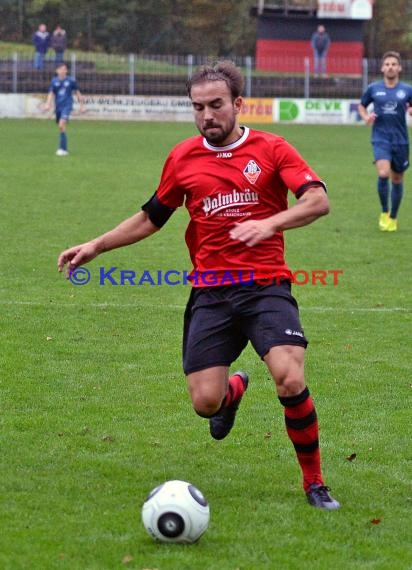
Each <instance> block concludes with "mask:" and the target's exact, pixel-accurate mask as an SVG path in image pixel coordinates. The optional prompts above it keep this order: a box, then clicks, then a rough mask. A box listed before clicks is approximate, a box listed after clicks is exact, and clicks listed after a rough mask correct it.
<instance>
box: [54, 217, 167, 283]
mask: <svg viewBox="0 0 412 570" xmlns="http://www.w3.org/2000/svg"><path fill="white" fill-rule="evenodd" d="M159 229H160V228H159V227H158V226H156V225H155V224H154V223H153V222H151V220H150V218H149V215H148V214H147V213H146V212H145V211H143V210H142V211H140V212H138V213H137V214H135V215H134V216H132V217H131V218H128V219H127V220H124V221H123V222H121V223H120V224H119V225H118V226H117V227H115V228H114V229H113V230H111V231H109V232H107V233H105V234H103V235H101V236H99V237H97V238H95V239H93V240H91V241H89V242H86V243H83V244H80V245H75V246H73V247H71V248H69V249H66V250H65V251H63V252H62V253H61V254H60V256H59V259H58V261H57V267H58V270H59V271H63V269H64V267H65V266H66V265H67V273H68V274H69V273H70V271H72V270H73V269H74V268H75V267H78V266H79V265H83V264H85V263H88V262H89V261H91V260H92V259H94V258H95V257H97V256H98V255H100V254H101V253H104V252H105V251H111V250H112V249H117V248H119V247H124V246H126V245H131V244H133V243H136V242H138V241H141V240H142V239H145V238H146V237H149V236H151V235H152V234H154V233H155V232H157V231H158V230H159Z"/></svg>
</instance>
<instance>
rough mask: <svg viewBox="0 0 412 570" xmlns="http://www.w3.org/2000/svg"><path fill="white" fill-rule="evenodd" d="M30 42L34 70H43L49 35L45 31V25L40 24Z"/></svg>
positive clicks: (48, 45)
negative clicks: (33, 51)
mask: <svg viewBox="0 0 412 570" xmlns="http://www.w3.org/2000/svg"><path fill="white" fill-rule="evenodd" d="M32 41H33V45H34V49H35V53H34V68H35V69H43V67H44V58H45V56H46V53H47V51H48V49H49V47H50V34H49V32H48V31H47V26H46V24H40V26H39V28H38V30H37V32H35V33H34V34H33V36H32Z"/></svg>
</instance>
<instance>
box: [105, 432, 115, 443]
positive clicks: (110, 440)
mask: <svg viewBox="0 0 412 570" xmlns="http://www.w3.org/2000/svg"><path fill="white" fill-rule="evenodd" d="M102 441H108V442H109V443H112V442H113V441H114V437H113V436H112V435H109V434H107V435H104V436H103V437H102Z"/></svg>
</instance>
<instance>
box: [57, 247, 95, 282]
mask: <svg viewBox="0 0 412 570" xmlns="http://www.w3.org/2000/svg"><path fill="white" fill-rule="evenodd" d="M98 255H99V250H98V248H97V244H96V243H95V242H93V241H90V242H87V243H83V244H81V245H75V246H73V247H70V248H69V249H66V250H65V251H63V252H62V253H61V254H60V255H59V259H58V260H57V269H58V270H59V271H60V272H61V271H63V270H64V267H65V266H66V265H67V268H66V276H67V277H70V272H71V271H73V269H75V268H76V267H79V266H80V265H84V264H85V263H89V261H91V260H92V259H94V258H95V257H97V256H98Z"/></svg>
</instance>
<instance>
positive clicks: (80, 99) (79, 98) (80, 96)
mask: <svg viewBox="0 0 412 570" xmlns="http://www.w3.org/2000/svg"><path fill="white" fill-rule="evenodd" d="M74 94H75V95H76V98H77V102H78V103H79V105H80V112H81V113H83V112H84V110H85V106H84V97H83V94H82V92H81V91H80V89H77V90H76V91H75V93H74Z"/></svg>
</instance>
